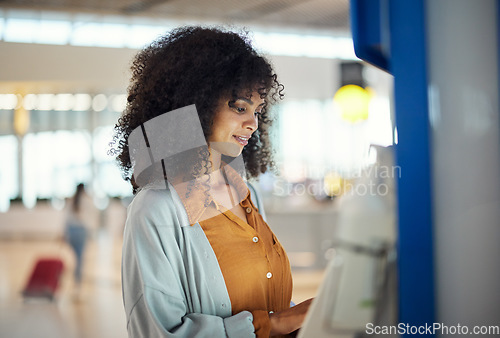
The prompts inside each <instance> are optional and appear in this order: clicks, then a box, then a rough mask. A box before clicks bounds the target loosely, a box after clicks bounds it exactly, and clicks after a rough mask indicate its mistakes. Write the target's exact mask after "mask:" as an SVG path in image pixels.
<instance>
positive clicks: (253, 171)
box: [111, 26, 283, 192]
mask: <svg viewBox="0 0 500 338" xmlns="http://www.w3.org/2000/svg"><path fill="white" fill-rule="evenodd" d="M131 70H132V79H131V84H130V86H129V88H128V99H127V106H126V108H125V111H124V113H123V115H122V116H121V117H120V119H119V120H118V123H117V124H116V125H115V136H114V144H116V142H118V145H117V147H116V149H112V150H111V153H113V154H114V155H117V157H116V158H117V160H118V162H119V165H120V167H121V170H122V172H123V176H124V178H125V179H126V180H131V179H132V170H133V168H132V164H131V160H130V154H129V148H128V137H129V136H130V133H131V132H132V131H133V130H134V129H135V128H137V127H139V126H141V124H143V123H144V122H146V121H148V120H150V119H152V118H154V117H156V116H159V115H161V114H163V113H166V112H169V111H171V110H174V109H177V108H181V107H185V106H188V105H191V104H195V105H196V109H197V112H198V115H199V118H200V122H201V126H202V130H203V133H204V136H205V139H208V137H209V136H210V133H211V126H212V123H213V119H214V115H215V112H216V109H217V107H218V105H219V104H220V101H221V100H222V99H225V100H235V99H236V98H237V97H241V95H246V96H248V95H251V93H252V92H254V91H257V92H258V93H259V94H260V95H261V98H262V99H264V101H265V105H264V109H263V110H262V113H261V114H259V117H258V123H259V128H258V129H257V131H256V132H255V133H254V134H253V135H252V137H251V138H250V139H249V141H248V145H247V146H246V147H245V148H244V149H243V152H242V155H243V160H244V163H245V168H246V173H247V176H248V177H257V176H258V175H259V174H260V173H264V172H266V171H267V170H268V169H271V168H273V166H274V163H273V160H272V151H271V145H270V141H269V127H270V125H271V123H272V119H271V118H270V116H269V113H268V108H269V106H270V105H272V104H274V103H276V101H278V99H282V98H283V85H282V84H280V83H279V82H278V80H277V76H276V74H275V73H274V71H273V69H272V67H271V65H270V63H269V62H268V61H267V60H266V59H265V58H264V57H262V56H261V55H259V54H258V53H257V52H256V51H255V50H254V49H253V47H252V45H251V43H250V39H249V38H248V32H241V33H236V32H232V31H228V30H225V29H222V28H208V27H196V26H194V27H192V26H188V27H181V28H177V29H175V30H173V31H171V32H170V33H168V34H167V35H165V36H162V37H160V38H159V39H157V40H156V41H154V42H153V43H152V44H151V45H149V46H148V47H146V48H145V49H144V50H142V51H141V52H139V53H138V54H137V55H136V56H135V58H134V60H133V64H132V66H131ZM132 185H133V186H134V182H133V180H132ZM134 192H135V189H134Z"/></svg>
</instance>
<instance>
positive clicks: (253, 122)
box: [244, 114, 259, 133]
mask: <svg viewBox="0 0 500 338" xmlns="http://www.w3.org/2000/svg"><path fill="white" fill-rule="evenodd" d="M244 127H245V128H246V129H249V130H251V131H252V133H253V132H254V131H256V130H257V128H259V118H258V116H257V115H255V114H252V115H251V116H250V117H249V118H247V119H246V120H245V124H244Z"/></svg>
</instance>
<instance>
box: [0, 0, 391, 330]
mask: <svg viewBox="0 0 500 338" xmlns="http://www.w3.org/2000/svg"><path fill="white" fill-rule="evenodd" d="M192 2H193V3H196V5H199V6H201V5H200V2H199V1H192ZM268 2H270V1H268ZM70 3H71V2H70V1H68V6H69V4H70ZM174 3H176V2H174ZM216 3H219V2H216ZM249 3H252V2H249ZM264 3H265V2H264ZM5 4H7V5H8V2H5ZM5 4H4V3H3V4H2V6H3V7H1V8H0V51H1V52H0V53H1V55H0V58H1V59H0V60H1V65H0V154H1V160H0V187H1V188H0V336H1V337H28V336H51V337H123V336H125V335H126V323H125V322H124V321H125V315H124V313H123V305H122V300H121V287H120V258H121V251H120V250H121V234H122V231H123V225H124V220H125V212H126V206H127V204H128V203H129V202H130V200H131V198H132V193H131V188H130V185H129V183H128V182H125V181H123V180H122V178H121V174H120V171H119V170H118V168H117V166H116V163H115V161H114V158H113V156H112V154H111V153H110V152H109V149H110V146H109V143H110V142H112V133H113V125H114V123H115V122H116V120H117V119H118V118H119V116H120V113H121V112H122V110H123V108H124V104H125V101H126V87H127V85H128V77H129V74H128V67H129V62H130V60H131V58H132V57H133V55H134V54H135V53H136V51H137V50H138V48H140V47H141V46H144V45H145V44H147V43H148V42H150V41H152V40H153V39H154V38H155V37H156V36H158V34H162V33H163V32H166V31H167V30H168V29H171V28H173V27H175V26H177V25H181V24H193V23H202V24H203V23H207V24H213V23H219V22H220V23H228V22H229V23H232V24H241V22H239V21H238V20H236V19H235V18H238V15H236V14H237V13H236V12H237V11H238V10H241V11H243V10H244V9H245V8H248V6H249V4H244V2H240V1H238V2H237V6H236V5H235V9H233V14H234V15H232V16H228V17H224V15H213V16H212V17H210V16H209V15H208V14H207V15H206V16H204V17H200V16H199V14H198V16H197V15H195V14H193V13H192V12H189V9H188V8H187V7H186V8H183V7H182V6H181V5H179V4H177V5H178V8H177V10H178V12H176V15H172V16H167V15H165V16H164V17H161V16H160V15H151V17H147V15H142V16H133V15H132V16H130V15H128V16H125V15H118V14H116V13H112V11H110V10H108V12H106V11H101V12H94V13H92V10H91V9H85V8H80V7H75V8H71V7H68V8H62V10H57V8H54V7H47V8H20V7H8V6H6V5H5ZM332 4H334V5H335V6H334V7H335V9H334V10H332V9H330V6H331V5H332ZM348 4H349V3H348V1H347V0H336V1H332V2H328V1H326V2H325V1H319V0H316V1H312V2H310V6H311V7H307V6H305V5H298V4H295V5H294V6H289V7H283V9H282V13H280V10H278V9H275V10H274V11H273V12H272V13H271V14H269V16H270V18H272V19H273V20H274V22H275V24H274V25H272V26H271V25H269V24H268V23H266V22H265V20H264V19H265V16H264V17H263V18H262V20H261V21H259V20H258V19H253V20H249V21H248V22H245V21H243V25H244V26H246V27H247V28H249V29H250V30H251V31H252V32H253V33H252V35H253V38H254V40H255V44H256V45H257V46H258V48H259V49H260V50H262V51H263V52H264V53H265V54H266V55H267V56H268V57H269V59H270V60H271V61H272V62H273V64H274V66H275V68H276V71H277V73H278V76H279V78H280V80H281V81H282V82H283V83H284V85H285V93H286V98H285V100H284V101H283V102H282V103H280V104H279V105H278V106H276V107H275V108H274V110H273V114H274V116H275V118H276V123H275V126H274V130H273V133H274V134H273V138H274V140H275V147H276V163H277V168H278V172H277V173H276V174H266V175H263V176H262V177H261V178H260V180H259V182H258V187H259V189H260V191H261V193H262V195H263V196H264V200H265V206H266V213H267V215H268V223H269V225H270V226H271V228H272V229H273V231H274V232H275V233H276V235H277V237H278V238H279V239H280V241H281V242H282V244H283V246H284V247H285V249H286V251H287V253H288V255H289V257H290V262H291V265H292V268H293V274H294V283H295V291H294V292H295V293H294V297H293V300H294V301H295V302H300V301H301V300H304V299H307V298H309V297H312V296H314V295H315V294H316V292H317V288H318V286H319V284H320V282H321V280H322V278H323V273H324V269H325V267H326V265H327V262H328V259H329V258H331V257H332V256H333V255H334V254H335V250H334V249H333V246H334V243H335V241H336V230H337V224H338V222H339V214H338V212H339V205H340V204H341V203H346V204H348V203H349V201H348V198H349V192H352V189H353V187H355V186H356V183H357V182H360V180H362V179H363V178H365V179H366V177H368V176H370V175H371V176H372V178H373V177H374V178H375V179H377V180H378V182H379V181H380V179H387V178H389V179H391V178H392V179H393V178H395V177H394V176H395V175H399V174H400V173H399V172H397V171H396V172H394V171H391V172H390V173H389V174H388V173H387V172H386V173H385V175H384V173H383V172H382V171H379V172H377V171H374V170H373V168H374V167H375V164H376V163H377V160H379V159H380V155H381V154H386V153H385V152H384V151H383V149H386V148H384V147H390V146H391V145H393V144H395V143H397V130H395V128H394V118H393V107H392V103H391V100H392V98H391V95H392V94H391V93H392V85H393V83H392V77H391V76H390V75H388V74H386V73H384V72H382V71H381V70H379V69H377V68H375V67H372V66H370V65H368V64H366V63H364V62H361V61H360V60H359V59H357V58H356V57H355V55H354V50H353V45H352V39H351V37H350V30H349V22H348V21H349V20H348V15H349V14H348V10H349V8H348V7H349V6H348ZM238 6H239V7H238ZM245 6H247V7H245ZM294 7H296V8H294ZM238 8H239V9H238ZM182 10H185V11H187V12H186V13H183V12H182ZM301 11H302V13H307V14H308V15H303V16H304V17H305V18H304V19H303V21H304V22H299V24H297V25H294V24H293V22H290V20H288V21H287V20H286V17H287V15H291V13H299V14H300V13H301ZM322 12H324V13H323V14H322ZM218 13H221V11H219V12H218ZM235 13H236V14H235ZM328 15H329V18H330V19H329V20H327V17H328ZM319 18H322V20H319ZM306 19H308V20H309V23H307V22H305V21H306ZM325 22H326V23H325ZM352 65H355V66H353V67H352ZM352 69H357V70H356V71H355V72H354V75H353V73H352ZM349 84H353V85H358V86H360V87H361V89H363V90H362V92H361V93H359V92H354V93H347V95H341V94H342V93H343V92H339V89H340V88H341V87H342V86H344V85H349ZM358 88H359V87H358ZM336 94H339V95H336ZM349 95H361V98H362V100H364V102H365V106H364V108H363V109H362V111H349V109H346V108H345V102H343V100H347V102H348V103H347V105H348V106H349V102H352V101H349V99H350V97H349ZM334 97H335V98H334ZM357 98H358V99H359V96H357ZM389 153H390V152H389ZM386 155H387V154H386ZM387 156H389V155H387ZM384 160H386V161H389V162H386V163H391V158H390V156H389V157H387V158H384ZM387 175H389V176H387ZM80 182H84V183H85V184H86V186H87V191H88V193H89V195H90V196H91V197H92V199H93V206H94V210H93V211H92V214H91V215H89V216H90V217H91V218H92V222H91V228H92V231H91V236H90V239H89V242H88V247H87V249H86V251H85V255H84V270H83V283H82V286H81V288H78V289H77V288H75V283H74V281H73V277H72V273H71V271H72V269H73V267H74V265H75V259H74V256H73V254H72V252H71V250H70V248H69V247H68V245H67V244H66V243H65V242H64V241H63V239H62V230H63V227H64V220H65V215H66V212H67V208H68V206H67V203H66V200H67V199H68V198H70V197H71V196H72V195H73V194H74V190H75V186H76V185H77V184H78V183H80ZM379 183H380V182H379ZM390 193H391V194H392V193H393V192H392V191H391V192H390ZM351 196H352V195H351ZM391 210H392V209H389V211H391ZM42 256H58V257H61V258H62V259H63V261H64V263H65V270H64V273H63V277H62V281H61V288H60V290H59V291H58V293H57V296H56V299H55V301H53V302H48V301H43V300H29V301H26V300H25V299H23V297H22V294H21V293H22V289H23V287H24V286H25V283H26V280H27V278H28V277H29V273H30V271H31V269H32V268H33V264H34V262H35V260H36V259H37V258H39V257H42Z"/></svg>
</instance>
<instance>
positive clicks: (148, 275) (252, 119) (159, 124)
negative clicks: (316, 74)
mask: <svg viewBox="0 0 500 338" xmlns="http://www.w3.org/2000/svg"><path fill="white" fill-rule="evenodd" d="M132 71H133V75H132V83H131V85H130V87H129V96H128V104H127V108H126V110H125V113H124V115H123V116H122V117H121V118H120V120H119V121H118V123H117V125H116V126H115V129H116V132H117V135H116V136H115V141H118V142H119V143H118V147H117V148H118V149H115V152H117V153H118V156H117V158H118V160H119V162H120V164H121V166H122V169H123V171H124V173H125V177H126V178H128V179H130V180H131V183H132V185H133V188H134V193H135V198H134V200H133V202H132V204H131V205H130V206H129V208H128V214H127V224H126V227H125V234H124V246H123V259H122V276H123V297H124V305H125V310H126V315H127V322H128V323H127V328H128V332H129V335H130V336H133V337H225V336H228V337H253V336H255V335H256V336H257V337H268V336H279V335H286V334H288V333H291V332H293V331H295V330H297V329H298V328H299V327H300V325H301V323H302V321H303V319H304V317H305V313H306V311H307V309H308V307H309V303H310V301H306V302H303V303H301V304H298V305H296V306H294V307H290V301H291V292H292V280H291V273H290V265H289V262H288V258H287V256H286V253H285V252H284V250H283V248H282V246H281V244H280V243H279V242H278V241H277V239H276V237H275V236H274V234H273V233H272V232H271V230H270V229H269V227H268V226H267V224H266V223H265V221H264V218H263V208H262V206H261V201H260V199H259V198H258V196H257V194H256V191H255V190H254V189H253V187H252V186H251V185H250V184H246V183H245V181H244V180H243V178H242V177H245V176H246V177H256V176H257V175H259V174H260V173H263V172H265V171H266V170H268V169H269V168H270V167H271V165H272V160H271V152H270V147H269V135H268V128H269V125H270V123H271V121H270V119H269V116H268V113H267V108H268V106H269V105H270V104H272V103H274V102H275V101H276V100H277V99H278V98H281V97H282V93H281V89H282V85H281V84H280V83H279V82H278V81H277V77H276V75H275V74H274V73H273V70H272V68H271V66H270V64H269V63H268V62H267V61H266V60H265V59H264V58H263V57H261V56H260V55H258V54H257V53H256V52H255V50H254V49H253V48H252V46H251V44H250V42H249V41H248V39H247V38H246V37H245V36H244V35H239V34H236V33H233V32H227V31H224V30H221V29H215V28H201V27H184V28H179V29H176V30H174V31H173V32H171V33H170V34H168V35H166V36H164V37H162V38H160V39H158V40H157V41H155V42H154V43H153V44H151V45H150V46H149V47H147V48H146V49H144V50H143V51H142V52H140V53H139V54H138V55H137V56H136V58H135V59H134V63H133V66H132ZM132 174H133V175H132Z"/></svg>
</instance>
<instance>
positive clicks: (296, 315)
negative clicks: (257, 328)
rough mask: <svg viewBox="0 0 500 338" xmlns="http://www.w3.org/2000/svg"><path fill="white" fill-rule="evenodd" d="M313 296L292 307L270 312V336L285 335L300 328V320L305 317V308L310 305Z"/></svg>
mask: <svg viewBox="0 0 500 338" xmlns="http://www.w3.org/2000/svg"><path fill="white" fill-rule="evenodd" d="M312 300H313V298H310V299H308V300H306V301H303V302H302V303H299V304H297V305H295V306H294V307H291V308H288V309H286V310H283V311H280V312H275V313H270V314H269V319H270V321H271V333H270V335H271V336H277V335H285V334H289V333H290V332H293V331H295V330H297V329H300V327H301V326H302V322H303V321H304V319H305V318H306V314H307V310H308V309H309V305H311V302H312Z"/></svg>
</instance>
